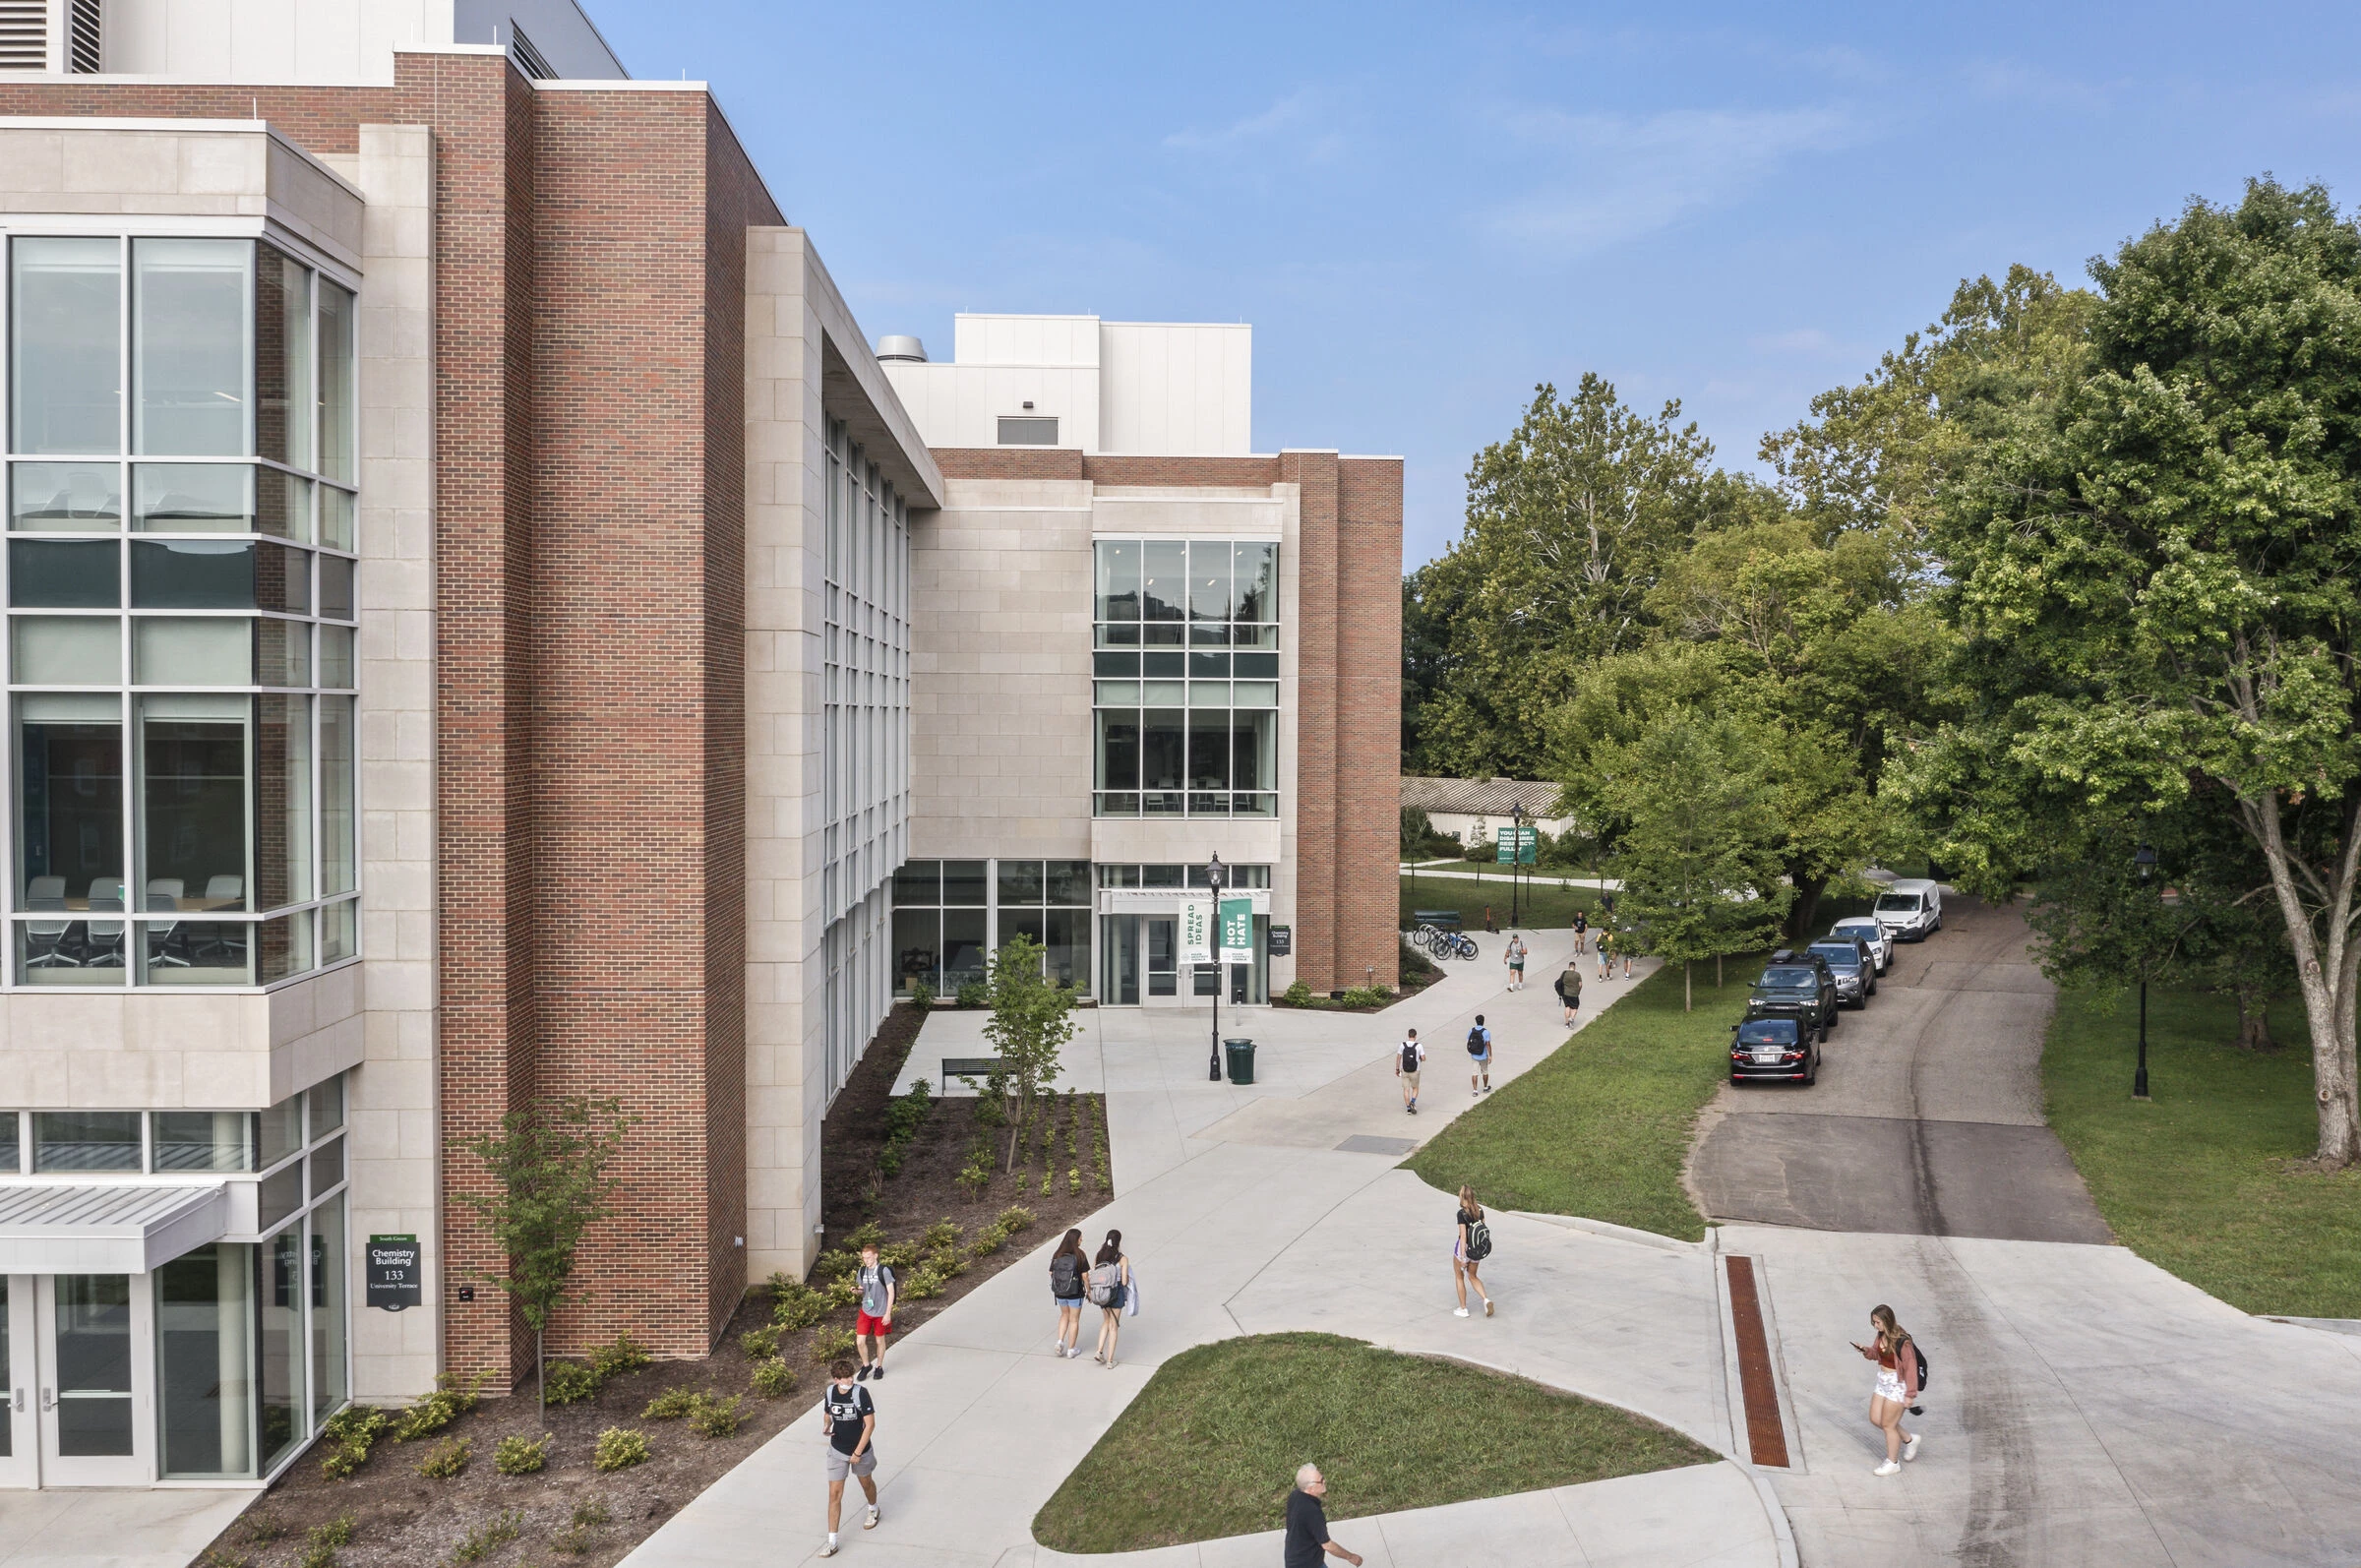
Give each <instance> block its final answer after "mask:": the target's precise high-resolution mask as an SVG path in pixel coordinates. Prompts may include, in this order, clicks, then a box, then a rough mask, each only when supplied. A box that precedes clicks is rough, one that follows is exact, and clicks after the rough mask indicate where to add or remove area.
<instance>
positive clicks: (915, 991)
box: [910, 980, 935, 1012]
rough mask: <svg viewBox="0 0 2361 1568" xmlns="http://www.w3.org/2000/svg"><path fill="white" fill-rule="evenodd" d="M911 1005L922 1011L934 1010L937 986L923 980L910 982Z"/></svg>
mask: <svg viewBox="0 0 2361 1568" xmlns="http://www.w3.org/2000/svg"><path fill="white" fill-rule="evenodd" d="M910 1005H911V1006H913V1007H916V1008H917V1009H918V1010H919V1011H920V1012H932V1011H933V1010H934V1007H935V988H934V987H933V986H930V985H928V984H927V983H926V982H925V981H923V980H914V981H912V982H910Z"/></svg>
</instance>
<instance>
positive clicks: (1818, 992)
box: [1746, 947, 1837, 1040]
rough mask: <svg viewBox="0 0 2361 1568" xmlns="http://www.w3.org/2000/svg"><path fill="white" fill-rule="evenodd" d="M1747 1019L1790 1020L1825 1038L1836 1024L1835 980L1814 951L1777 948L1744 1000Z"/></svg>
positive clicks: (1824, 960) (1824, 962) (1824, 961)
mask: <svg viewBox="0 0 2361 1568" xmlns="http://www.w3.org/2000/svg"><path fill="white" fill-rule="evenodd" d="M1746 1016H1747V1017H1748V1018H1793V1019H1796V1020H1798V1021H1800V1022H1801V1023H1802V1024H1803V1025H1804V1026H1805V1027H1806V1028H1808V1029H1816V1030H1818V1031H1819V1032H1820V1038H1821V1039H1823V1040H1825V1039H1827V1038H1828V1032H1829V1031H1830V1030H1831V1029H1833V1028H1835V1027H1836V1025H1837V979H1836V976H1835V974H1834V973H1833V972H1831V971H1830V969H1829V967H1828V961H1827V960H1826V959H1824V958H1822V957H1821V956H1820V955H1819V954H1818V953H1814V952H1809V951H1805V952H1800V953H1798V952H1791V951H1789V950H1788V949H1786V948H1784V947H1783V948H1781V949H1780V950H1779V951H1778V952H1775V953H1773V954H1772V955H1771V962H1770V964H1769V965H1768V966H1766V967H1765V968H1764V970H1763V978H1762V979H1760V980H1758V981H1756V982H1755V983H1754V990H1753V991H1752V992H1750V993H1748V995H1747V997H1746Z"/></svg>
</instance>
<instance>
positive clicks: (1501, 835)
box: [1493, 827, 1542, 866]
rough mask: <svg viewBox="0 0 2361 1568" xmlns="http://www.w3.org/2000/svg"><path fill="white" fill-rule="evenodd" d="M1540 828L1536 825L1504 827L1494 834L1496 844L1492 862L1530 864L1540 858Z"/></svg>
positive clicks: (1499, 863) (1507, 864)
mask: <svg viewBox="0 0 2361 1568" xmlns="http://www.w3.org/2000/svg"><path fill="white" fill-rule="evenodd" d="M1541 833H1542V830H1541V829H1540V828H1538V827H1504V828H1502V829H1500V831H1499V832H1498V833H1497V834H1496V835H1494V840H1493V841H1494V843H1495V844H1496V845H1497V846H1498V847H1497V852H1496V854H1495V855H1494V863H1495V864H1496V865H1501V866H1517V865H1524V866H1531V865H1534V864H1536V863H1537V862H1538V861H1539V859H1540V853H1539V852H1540V849H1541V844H1542V839H1541Z"/></svg>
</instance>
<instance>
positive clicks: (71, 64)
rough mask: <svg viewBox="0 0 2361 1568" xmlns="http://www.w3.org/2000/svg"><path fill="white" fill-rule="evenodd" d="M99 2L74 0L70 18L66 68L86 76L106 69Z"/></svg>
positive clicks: (94, 0)
mask: <svg viewBox="0 0 2361 1568" xmlns="http://www.w3.org/2000/svg"><path fill="white" fill-rule="evenodd" d="M98 4H99V0H74V4H73V8H72V10H71V12H70V14H69V18H68V23H67V25H68V27H69V29H70V31H69V32H68V34H67V37H66V69H67V70H69V71H73V72H78V73H80V74H81V75H84V76H96V75H97V74H98V73H99V72H101V71H103V70H105V69H106V67H105V65H104V63H103V62H102V60H101V58H100V49H99V43H100V39H101V36H102V34H101V32H100V30H99V26H98Z"/></svg>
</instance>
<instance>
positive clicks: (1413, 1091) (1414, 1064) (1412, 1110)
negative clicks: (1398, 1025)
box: [1394, 1029, 1426, 1116]
mask: <svg viewBox="0 0 2361 1568" xmlns="http://www.w3.org/2000/svg"><path fill="white" fill-rule="evenodd" d="M1425 1065H1426V1048H1425V1047H1424V1046H1422V1045H1420V1044H1419V1032H1418V1031H1417V1030H1416V1029H1409V1030H1405V1031H1404V1032H1403V1035H1402V1045H1401V1048H1400V1049H1399V1050H1398V1051H1396V1052H1395V1053H1394V1076H1395V1077H1397V1078H1399V1079H1401V1080H1402V1110H1403V1112H1404V1113H1405V1114H1406V1115H1409V1116H1417V1115H1418V1114H1419V1069H1420V1068H1422V1067H1423V1066H1425Z"/></svg>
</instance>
